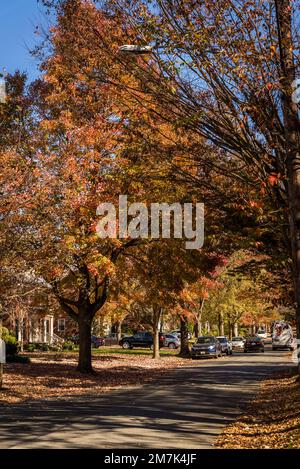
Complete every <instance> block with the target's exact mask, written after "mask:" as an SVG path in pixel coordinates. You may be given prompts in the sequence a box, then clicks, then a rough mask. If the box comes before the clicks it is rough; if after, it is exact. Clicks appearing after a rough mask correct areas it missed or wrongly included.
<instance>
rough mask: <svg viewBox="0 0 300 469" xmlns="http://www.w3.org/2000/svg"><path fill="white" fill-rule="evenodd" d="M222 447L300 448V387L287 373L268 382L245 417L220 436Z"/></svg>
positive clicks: (293, 377) (240, 418) (296, 380)
mask: <svg viewBox="0 0 300 469" xmlns="http://www.w3.org/2000/svg"><path fill="white" fill-rule="evenodd" d="M216 446H217V447H219V448H227V449H283V448H300V385H299V381H298V379H297V376H295V375H294V376H293V375H291V373H289V372H287V373H285V374H281V375H278V376H276V377H275V378H273V379H269V380H266V381H264V382H263V383H262V385H261V390H260V392H259V393H258V395H257V396H256V398H255V399H254V400H253V401H252V402H251V404H250V405H249V407H248V408H247V410H246V412H245V414H244V415H242V416H241V417H239V418H238V419H237V420H236V421H235V422H234V423H233V424H231V425H229V426H228V427H227V428H226V429H225V431H224V432H223V433H222V434H221V436H220V437H219V439H218V441H217V444H216Z"/></svg>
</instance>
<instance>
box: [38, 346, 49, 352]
mask: <svg viewBox="0 0 300 469" xmlns="http://www.w3.org/2000/svg"><path fill="white" fill-rule="evenodd" d="M40 350H41V351H42V352H49V350H50V347H49V345H48V344H40Z"/></svg>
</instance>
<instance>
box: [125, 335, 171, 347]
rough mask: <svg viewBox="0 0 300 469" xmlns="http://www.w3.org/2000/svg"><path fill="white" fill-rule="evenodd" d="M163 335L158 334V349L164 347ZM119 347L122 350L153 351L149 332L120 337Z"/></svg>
mask: <svg viewBox="0 0 300 469" xmlns="http://www.w3.org/2000/svg"><path fill="white" fill-rule="evenodd" d="M164 341H165V334H163V333H161V332H160V333H159V347H160V348H161V347H163V346H164ZM119 345H121V347H123V348H124V349H133V348H134V347H140V348H150V349H151V350H152V349H153V336H152V334H151V333H150V332H137V333H136V334H134V335H132V336H127V337H122V339H121V340H120V342H119Z"/></svg>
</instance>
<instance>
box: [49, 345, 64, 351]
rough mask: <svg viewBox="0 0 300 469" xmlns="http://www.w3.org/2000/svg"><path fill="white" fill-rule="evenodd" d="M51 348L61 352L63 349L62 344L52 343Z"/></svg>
mask: <svg viewBox="0 0 300 469" xmlns="http://www.w3.org/2000/svg"><path fill="white" fill-rule="evenodd" d="M49 350H51V352H61V351H62V346H61V345H50V347H49Z"/></svg>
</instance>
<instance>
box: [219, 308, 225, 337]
mask: <svg viewBox="0 0 300 469" xmlns="http://www.w3.org/2000/svg"><path fill="white" fill-rule="evenodd" d="M219 335H224V319H223V313H219Z"/></svg>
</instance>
